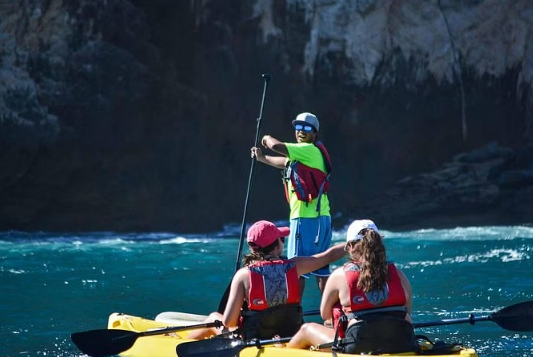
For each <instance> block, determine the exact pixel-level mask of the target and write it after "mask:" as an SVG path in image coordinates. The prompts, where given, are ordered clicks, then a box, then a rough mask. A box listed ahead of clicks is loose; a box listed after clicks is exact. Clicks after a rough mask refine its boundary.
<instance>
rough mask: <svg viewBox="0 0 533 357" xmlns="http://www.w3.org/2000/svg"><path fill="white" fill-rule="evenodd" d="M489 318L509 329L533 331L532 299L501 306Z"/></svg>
mask: <svg viewBox="0 0 533 357" xmlns="http://www.w3.org/2000/svg"><path fill="white" fill-rule="evenodd" d="M489 319H490V320H492V321H494V322H496V323H497V324H498V325H500V326H501V327H502V328H504V329H506V330H509V331H533V301H526V302H522V303H519V304H515V305H511V306H508V307H506V308H503V309H501V310H499V311H497V312H495V313H493V314H492V315H490V317H489Z"/></svg>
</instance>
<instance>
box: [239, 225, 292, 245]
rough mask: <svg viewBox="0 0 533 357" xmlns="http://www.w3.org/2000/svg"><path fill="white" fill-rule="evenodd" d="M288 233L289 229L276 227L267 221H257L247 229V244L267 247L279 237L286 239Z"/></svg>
mask: <svg viewBox="0 0 533 357" xmlns="http://www.w3.org/2000/svg"><path fill="white" fill-rule="evenodd" d="M289 233H290V229H289V227H279V228H278V227H276V225H275V224H274V223H272V222H269V221H258V222H255V223H254V224H252V226H251V227H250V228H249V229H248V237H247V239H246V240H247V241H248V243H253V244H255V245H257V246H258V247H261V248H264V247H268V246H269V245H270V244H272V243H274V241H275V240H276V239H278V238H281V237H287V236H288V235H289Z"/></svg>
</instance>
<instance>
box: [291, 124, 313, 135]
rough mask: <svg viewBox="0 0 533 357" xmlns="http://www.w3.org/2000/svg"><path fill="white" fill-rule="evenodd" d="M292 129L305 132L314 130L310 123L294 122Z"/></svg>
mask: <svg viewBox="0 0 533 357" xmlns="http://www.w3.org/2000/svg"><path fill="white" fill-rule="evenodd" d="M294 130H296V131H302V130H303V131H305V132H306V133H310V132H312V131H313V130H315V128H313V127H312V126H311V125H302V124H296V125H295V126H294Z"/></svg>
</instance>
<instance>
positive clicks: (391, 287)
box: [333, 262, 407, 337]
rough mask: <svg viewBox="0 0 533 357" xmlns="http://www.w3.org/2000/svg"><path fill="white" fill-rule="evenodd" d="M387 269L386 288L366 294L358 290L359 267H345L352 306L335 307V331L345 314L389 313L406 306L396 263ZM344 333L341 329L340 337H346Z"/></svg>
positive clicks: (390, 264)
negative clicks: (365, 311)
mask: <svg viewBox="0 0 533 357" xmlns="http://www.w3.org/2000/svg"><path fill="white" fill-rule="evenodd" d="M387 267H388V270H389V278H388V282H387V285H386V286H385V288H384V289H382V290H380V291H370V292H368V293H365V292H364V291H362V290H361V289H358V288H357V282H358V281H359V275H360V267H359V265H357V264H356V263H353V262H352V263H348V264H346V265H344V273H345V275H346V281H347V283H348V289H349V291H350V306H342V309H341V308H340V304H338V305H336V306H334V308H333V323H334V327H335V329H337V326H338V324H339V319H340V318H341V317H342V316H343V315H345V314H346V315H349V314H350V313H352V312H354V313H356V312H358V311H364V310H371V311H373V312H379V310H380V309H381V308H383V311H387V310H388V309H391V308H392V307H404V306H405V304H406V302H407V298H406V296H405V291H404V289H403V286H402V281H401V280H400V276H399V275H398V271H397V270H396V266H395V265H394V263H392V262H389V263H388V264H387ZM393 310H394V309H393ZM341 326H342V325H341ZM341 326H339V327H341ZM344 332H345V331H344V328H342V327H341V328H339V337H344Z"/></svg>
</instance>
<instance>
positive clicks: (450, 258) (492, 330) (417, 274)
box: [0, 227, 533, 357]
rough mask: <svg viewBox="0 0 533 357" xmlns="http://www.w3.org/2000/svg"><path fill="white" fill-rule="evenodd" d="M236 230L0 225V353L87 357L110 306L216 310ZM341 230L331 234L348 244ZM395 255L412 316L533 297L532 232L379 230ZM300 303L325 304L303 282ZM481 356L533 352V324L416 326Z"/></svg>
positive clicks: (141, 311)
mask: <svg viewBox="0 0 533 357" xmlns="http://www.w3.org/2000/svg"><path fill="white" fill-rule="evenodd" d="M238 232H239V229H228V230H227V231H226V232H221V233H220V234H212V235H196V236H186V235H179V234H171V233H165V234H155V233H154V234H115V233H93V234H75V233H72V234H53V233H31V234H29V233H20V232H4V233H0V286H1V287H2V294H0V316H2V323H1V324H0V333H1V336H2V337H3V338H2V340H3V343H2V344H1V345H0V346H1V347H0V356H2V357H14V356H81V353H80V352H79V351H78V350H77V349H76V347H75V346H74V345H73V344H72V343H71V341H70V338H69V336H70V334H71V333H72V332H76V331H86V330H92V329H99V328H105V327H106V326H107V318H108V316H109V314H111V313H112V312H124V313H128V314H131V315H137V316H143V317H149V318H153V317H155V316H156V315H157V314H158V313H160V312H162V311H182V312H190V313H198V314H207V313H208V312H210V311H212V310H215V309H216V308H217V306H218V303H219V300H220V297H221V295H222V293H223V292H224V290H225V288H226V286H227V284H228V283H229V280H230V279H231V276H232V275H233V270H234V269H235V260H236V254H237V248H238V244H239V241H238V239H237V237H238ZM344 233H345V231H344V230H342V229H341V230H338V231H335V233H334V241H342V240H343V235H344ZM384 234H385V236H386V238H385V242H386V245H387V249H388V254H389V259H392V260H394V261H395V262H396V263H397V265H399V266H400V267H401V268H402V269H403V270H404V272H405V273H406V275H407V276H408V277H409V278H410V280H411V284H412V286H413V291H414V301H413V305H414V306H413V310H414V315H413V319H414V321H415V322H424V321H434V320H440V319H445V318H466V317H468V316H469V314H471V313H473V314H474V315H475V316H486V315H488V314H490V313H491V312H493V311H494V310H497V309H500V308H503V307H505V306H509V305H511V304H515V303H519V302H522V301H529V300H533V228H531V227H483V228H482V227H471V228H457V229H451V230H419V231H412V232H402V233H397V232H387V231H385V232H384ZM304 300H305V301H304V308H305V310H315V309H318V307H319V295H318V289H317V288H316V286H315V284H314V282H311V281H310V282H308V284H307V289H306V292H305V296H304ZM417 332H418V333H423V334H425V335H427V336H428V337H430V338H432V339H434V338H436V337H438V338H440V339H443V340H445V341H447V342H453V341H456V342H462V343H464V344H467V345H470V346H472V347H474V348H475V349H476V350H477V351H478V353H479V355H480V356H485V357H489V356H491V357H503V356H519V357H525V356H533V332H527V333H517V332H512V331H507V330H504V329H502V328H501V327H500V326H498V325H497V324H496V323H494V322H491V321H484V322H478V323H476V324H475V325H470V324H457V325H447V326H438V327H428V328H424V329H419V330H418V331H417Z"/></svg>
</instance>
